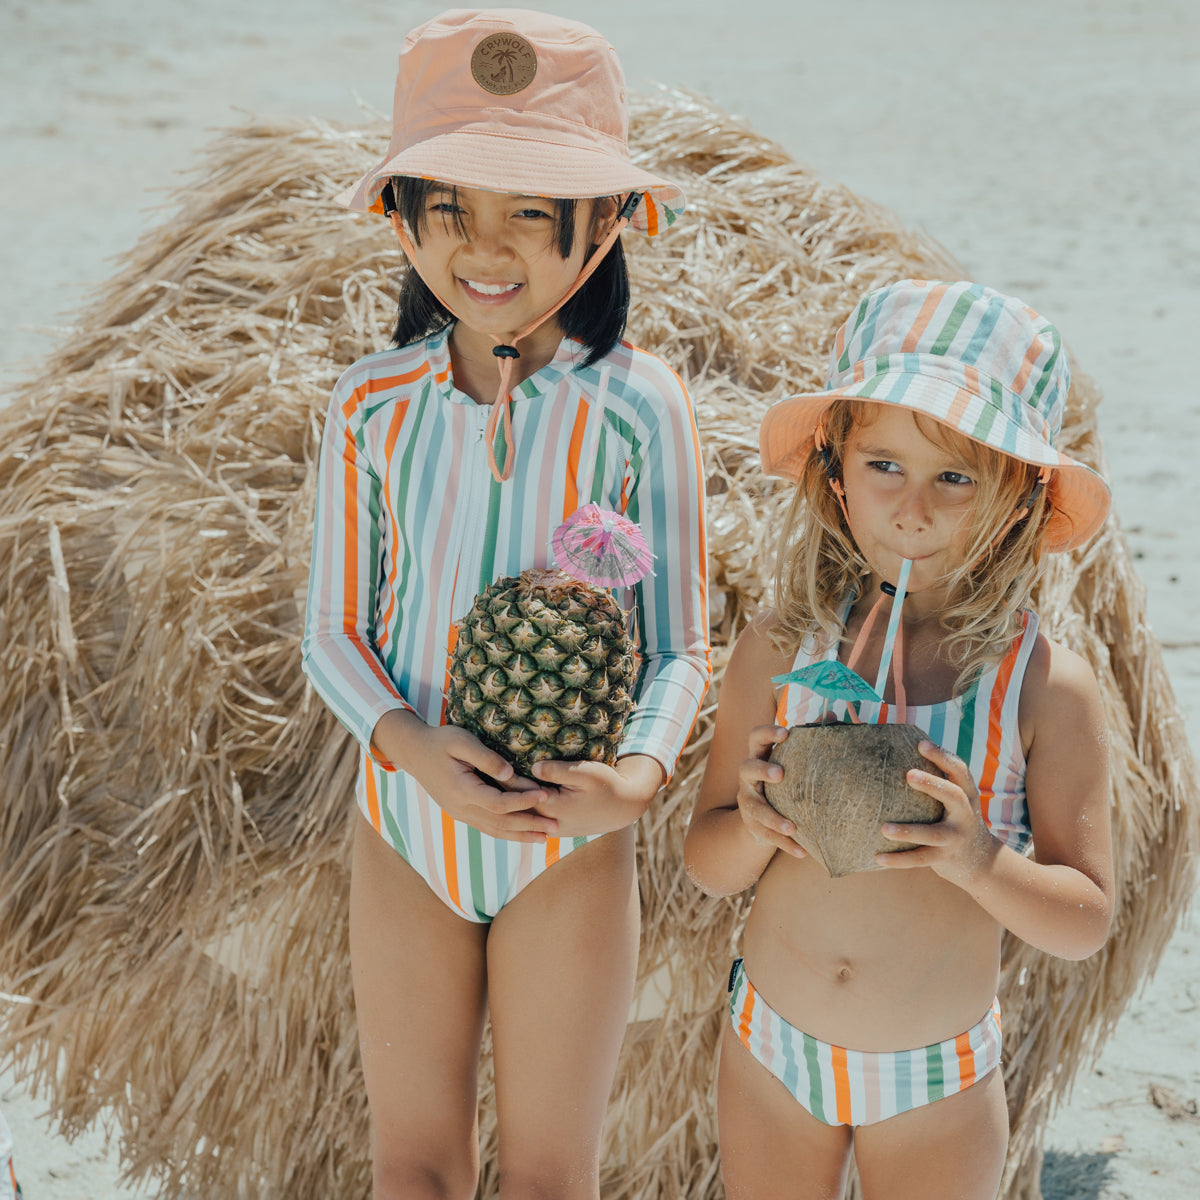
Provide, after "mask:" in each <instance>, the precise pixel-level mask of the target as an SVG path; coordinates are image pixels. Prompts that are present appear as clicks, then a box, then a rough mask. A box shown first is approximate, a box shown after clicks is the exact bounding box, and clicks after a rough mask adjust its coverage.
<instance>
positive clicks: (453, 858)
mask: <svg viewBox="0 0 1200 1200" xmlns="http://www.w3.org/2000/svg"><path fill="white" fill-rule="evenodd" d="M442 862H443V863H444V864H445V867H446V891H447V892H449V894H450V899H451V900H453V901H454V904H455V907H457V908H459V909H462V910H463V911H464V912H465V911H466V910H465V909H463V906H462V901H461V900H460V899H459V898H458V855H457V854H455V852H454V821H453V820H452V819H451V817H450V814H449V813H446V812H443V813H442Z"/></svg>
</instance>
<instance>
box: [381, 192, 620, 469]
mask: <svg viewBox="0 0 1200 1200" xmlns="http://www.w3.org/2000/svg"><path fill="white" fill-rule="evenodd" d="M390 191H391V184H390V183H389V184H385V185H384V199H383V203H384V212H385V213H386V215H387V218H388V220H389V221H391V223H392V228H393V229H394V230H395V232H396V238H397V240H398V241H399V242H400V249H401V250H403V251H404V254H405V256H406V257H407V259H408V263H409V266H410V267H412V269H413V270H414V271H416V273H417V275H418V276H419V277H420V279H421V282H422V283H424V284H425V286H426V287H427V288H429V291H430V294H431V295H432V296H433V298H434V299H435V300H437V301H438V303H439V304H441V306H442V307H443V308H444V309H445V310H446V311H447V312H448V313H449V314H450V315H451V316H452V317H453V318H454V319H455V320H456V321H461V320H462V318H461V317H460V316H459V315H458V313H456V312H455V311H454V309H453V308H452V307H451V306H450V305H449V304H447V303H446V301H445V300H444V299H443V298H442V297H441V296H439V295H438V294H437V292H436V291H434V289H433V288H432V287H429V281H428V280H427V279H426V278H425V276H424V275H422V274H421V271H420V269H419V268H418V266H417V256H416V249H415V247H414V246H413V244H412V240H411V239H410V238H409V236H408V231H407V230H406V229H405V227H404V221H403V219H402V218H401V216H400V213H399V211H398V210H397V209H396V207H395V202H394V200H392V201H391V203H389V199H390V197H389V196H388V193H390ZM641 198H642V197H641V194H640V193H639V192H630V194H629V196H628V197H627V199H626V200H625V203H624V204H622V205H621V208H620V211H619V212H618V213H617V216H616V219H615V220H614V221H613V223H612V227H611V228H610V229H609V231H608V233H607V234H606V235H605V237H604V239H603V240H602V241H601V242H600V243H599V244H598V245H597V247H596V249H595V251H594V252H593V253H592V255H591V256H590V257H589V258H588V260H587V262H585V263H584V264H583V269H582V270H581V271H580V272H579V275H578V277H577V278H576V280H575V282H574V283H573V284H571V286H570V287H569V288H568V289H567V291H566V292H565V293H564V295H563V296H562V298H561V299H560V300H559V301H558V303H557V304H555V305H554V307H553V308H548V309H547V310H546V311H545V312H544V313H542V315H541V316H540V317H538V319H537V320H536V321H534V322H532V323H531V324H529V325H526V326H525V328H524V329H522V330H521V332H520V333H518V334H517V335H516V336H515V337H514V338H513V339H512V343H508V342H505V341H503V340H502V339H501V338H500V337H498V336H497V335H496V334H494V333H493V334H492V335H491V337H492V339H493V341H495V343H496V344H495V345H494V346H493V347H492V353H493V354H494V355H495V356H496V357H497V358H498V359H499V360H500V387H499V389H498V390H497V392H496V398H495V400H493V401H492V407H491V411H490V412H489V413H488V419H487V443H488V467H489V468H490V469H491V472H492V478H493V479H495V480H496V482H497V483H503V482H504V481H505V480H506V479H508V477H509V476H510V475H511V474H512V469H513V462H514V460H515V458H516V456H515V454H514V453H513V449H514V448H513V437H512V396H511V394H510V393H511V390H512V374H513V362H514V360H515V359H518V358H520V357H521V353H520V351H519V350H518V349H517V348H516V345H515V344H514V343H516V342H519V341H521V339H522V338H527V337H528V336H529V335H530V334H531V333H532V332H533V331H534V330H535V329H537V328H539V327H540V326H541V325H542V324H543V323H545V322H546V321H548V320H549V319H550V318H551V317H552V316H554V314H555V313H556V312H558V310H559V309H560V308H562V306H563V305H564V304H566V302H567V301H568V300H570V299H571V297H572V296H574V295H575V293H576V292H577V291H579V289H580V288H581V287H583V285H584V284H585V283H586V282H587V281H588V279H590V278H591V275H592V272H593V271H595V269H596V268H597V267H598V266H599V265H600V263H601V262H603V260H604V256H605V255H606V254H607V253H608V252H609V250H611V249H612V246H613V243H614V242H615V241H616V240H617V238H619V237H620V236H621V232H622V230H623V229H624V228H625V226H626V225H628V224H629V222H630V220H631V219H632V217H633V214H634V211H635V210H636V208H637V206H638V202H639V201H640V200H641ZM501 418H503V421H504V470H503V471H501V470H500V467H499V465H498V464H497V462H496V426H497V425H498V424H499V423H500V420H501Z"/></svg>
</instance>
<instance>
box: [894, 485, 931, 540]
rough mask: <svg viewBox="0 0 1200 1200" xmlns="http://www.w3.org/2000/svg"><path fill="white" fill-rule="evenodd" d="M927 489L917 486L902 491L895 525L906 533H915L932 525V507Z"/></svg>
mask: <svg viewBox="0 0 1200 1200" xmlns="http://www.w3.org/2000/svg"><path fill="white" fill-rule="evenodd" d="M931 500H932V497H931V496H930V493H929V489H928V488H926V487H922V486H921V485H919V484H914V485H913V486H912V487H908V488H905V489H904V494H903V495H902V496H901V498H900V503H899V504H898V505H897V506H896V524H897V526H898V527H899V528H900V529H903V530H905V531H906V532H908V533H916V532H919V531H920V530H923V529H926V528H928V527H929V526H930V525H931V524H932V523H933V505H932V503H931Z"/></svg>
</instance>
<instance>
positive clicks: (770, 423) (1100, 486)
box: [759, 279, 1110, 551]
mask: <svg viewBox="0 0 1200 1200" xmlns="http://www.w3.org/2000/svg"><path fill="white" fill-rule="evenodd" d="M1070 382H1071V371H1070V367H1069V366H1068V364H1067V355H1066V351H1065V350H1064V349H1063V344H1062V337H1061V336H1060V334H1059V332H1058V330H1057V329H1056V328H1055V327H1054V326H1053V325H1051V324H1050V322H1049V321H1047V320H1046V319H1045V318H1044V317H1042V316H1039V315H1038V314H1037V313H1036V312H1034V311H1033V309H1031V308H1028V307H1027V306H1026V305H1024V304H1022V303H1021V302H1020V301H1019V300H1014V299H1013V298H1012V297H1011V296H1005V295H1002V294H1001V293H1000V292H996V291H993V290H992V289H991V288H987V287H983V286H981V285H980V284H977V283H931V282H927V281H925V280H920V279H906V280H903V281H901V282H899V283H894V284H890V285H889V286H887V287H884V288H879V289H878V290H876V291H874V292H869V293H868V294H867V295H866V296H864V297H863V298H862V299H861V300H860V301H859V302H858V305H857V306H856V307H855V309H854V311H853V312H852V313H851V314H850V317H849V318H848V319H847V321H846V322H845V324H843V325H842V327H841V328H840V329H839V330H838V333H837V339H836V341H835V343H834V348H833V356H832V360H831V362H830V367H829V375H828V377H827V379H826V383H825V391H823V392H816V393H813V394H809V395H800V396H789V397H788V398H787V399H786V400H781V401H779V403H778V404H775V405H772V407H771V408H770V409H768V410H767V414H766V416H765V417H764V418H763V423H762V428H761V430H760V431H759V446H760V449H761V452H762V465H763V470H764V471H766V473H767V474H768V475H778V476H782V477H783V478H785V479H792V480H799V478H800V477H801V474H802V473H803V471H804V466H805V463H806V462H807V461H808V457H809V455H810V454H811V453H812V449H813V434H814V431H815V430H816V428H817V426H818V424H819V423H820V420H821V417H822V415H823V414H824V412H825V410H826V409H827V408H828V407H829V405H830V404H831V403H832V402H833V401H834V399H836V398H837V397H838V396H850V397H856V398H858V399H861V400H870V401H873V402H874V403H876V404H897V405H900V406H902V407H904V408H910V409H912V410H913V411H914V412H919V413H924V414H925V415H926V416H930V417H934V418H936V419H937V420H939V421H942V422H943V423H944V424H946V425H948V426H950V427H951V428H952V429H956V430H958V432H959V433H963V434H966V435H967V436H968V437H970V438H974V439H975V441H977V442H982V443H983V444H984V445H985V446H991V447H992V448H993V449H994V450H999V451H1001V452H1002V453H1004V454H1011V455H1012V456H1013V457H1014V458H1018V459H1021V460H1022V461H1023V462H1028V463H1033V464H1035V465H1037V466H1041V467H1045V468H1047V470H1048V472H1049V480H1048V482H1047V484H1046V494H1047V499H1048V502H1049V504H1050V508H1051V515H1050V518H1049V520H1048V522H1047V525H1046V533H1045V542H1044V545H1045V548H1046V549H1047V550H1052V551H1054V550H1070V549H1072V548H1073V547H1075V546H1080V545H1082V544H1083V543H1085V542H1086V541H1087V540H1088V539H1089V538H1091V537H1092V536H1093V534H1095V533H1096V531H1097V530H1098V529H1099V528H1100V526H1101V525H1103V524H1104V518H1105V517H1106V516H1107V514H1108V509H1109V503H1110V495H1109V490H1108V485H1107V484H1106V483H1105V482H1104V480H1103V479H1102V478H1101V477H1100V476H1099V475H1098V474H1096V472H1095V471H1093V470H1092V469H1091V468H1090V467H1088V466H1086V465H1085V464H1083V463H1081V462H1077V461H1076V460H1075V459H1073V458H1070V457H1068V456H1067V455H1066V454H1062V453H1060V452H1059V451H1057V450H1055V449H1054V439H1055V437H1057V435H1058V433H1059V431H1060V430H1061V428H1062V420H1063V412H1064V410H1065V408H1066V402H1067V390H1068V388H1069V386H1070Z"/></svg>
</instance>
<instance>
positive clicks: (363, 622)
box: [302, 367, 556, 841]
mask: <svg viewBox="0 0 1200 1200" xmlns="http://www.w3.org/2000/svg"><path fill="white" fill-rule="evenodd" d="M361 387H362V378H361V373H360V372H359V371H358V369H357V368H354V367H352V368H350V370H349V371H347V372H346V373H345V374H344V375H343V376H342V378H341V379H340V380H339V381H338V384H337V386H336V387H335V388H334V392H333V399H332V401H331V403H330V407H329V415H328V419H327V420H326V423H325V433H324V436H323V437H322V439H321V462H320V470H319V472H318V478H317V510H316V514H315V517H314V522H313V544H312V563H311V567H310V570H309V586H308V601H307V605H306V609H305V625H304V642H303V647H302V665H303V669H304V673H305V674H306V675H307V676H308V678H309V679H310V680H311V681H312V684H313V687H314V688H316V690H317V692H318V693H319V694H320V696H321V698H322V700H324V701H325V703H326V704H327V705H328V706H329V707H330V709H332V711H333V713H334V715H335V716H336V717H337V718H338V720H339V721H341V722H342V724H343V725H345V727H346V728H347V729H348V730H349V731H350V732H351V733H352V734H353V735H354V737H355V738H356V739H357V740H358V742H359V744H360V745H361V746H362V747H363V749H364V750H365V752H366V753H367V754H368V755H369V756H370V758H371V759H372V760H373V761H374V763H375V764H376V766H378V767H379V768H380V769H381V770H383V771H395V770H398V769H401V770H405V771H407V772H408V773H409V774H411V775H412V776H413V777H414V778H415V779H416V780H417V781H418V782H419V783H420V784H421V785H422V786H423V787H424V788H425V789H426V790H427V791H428V792H429V794H430V795H431V796H432V797H433V798H434V800H436V801H437V803H438V804H439V805H440V806H441V807H442V808H443V809H445V810H446V811H447V812H448V813H449V814H450V815H451V816H452V817H454V818H456V819H457V820H460V821H465V822H467V823H468V824H470V825H474V826H475V827H476V828H478V829H481V830H483V831H484V832H485V833H490V834H492V835H493V836H495V837H502V838H507V839H509V840H512V841H544V840H545V837H546V835H547V834H548V833H549V834H553V833H554V832H555V830H556V825H555V822H554V821H553V819H551V818H549V817H546V816H541V815H539V814H537V813H536V812H532V811H525V810H529V809H531V808H532V807H533V806H534V805H536V802H537V800H538V799H539V798H540V797H541V795H542V793H541V791H540V790H536V789H535V790H529V789H531V788H532V787H533V785H529V784H527V783H525V782H520V783H515V784H513V783H510V782H509V781H510V780H511V779H512V775H513V770H512V766H511V765H510V764H509V763H508V762H507V761H505V759H504V758H502V757H501V756H500V755H499V754H495V753H493V752H492V751H490V750H488V749H487V748H486V747H485V746H484V745H483V744H482V743H481V742H480V741H479V740H478V739H477V738H476V737H474V735H472V734H470V733H468V732H467V731H466V730H463V729H447V728H443V727H440V726H439V727H436V728H434V727H431V726H429V725H427V724H425V722H424V721H422V720H421V718H420V717H419V716H418V715H417V713H416V711H415V710H414V709H413V707H412V705H411V704H409V702H408V700H407V698H406V697H404V696H403V695H401V693H400V689H399V688H398V687H397V686H396V683H395V681H394V680H393V679H392V677H391V675H390V674H389V672H388V670H387V668H386V667H385V665H384V663H383V661H382V659H381V657H380V654H379V649H378V646H377V645H376V632H375V619H376V606H377V600H378V591H379V584H380V575H381V572H382V570H383V542H382V528H383V517H384V500H383V488H382V485H381V482H380V478H379V472H378V470H377V469H376V467H375V465H374V461H373V455H372V450H371V432H370V430H369V429H368V428H367V427H366V426H365V422H364V418H363V411H362V404H361V399H362V395H361V392H360V389H361ZM476 768H478V769H479V770H482V771H484V772H486V773H488V774H490V775H492V776H493V777H494V778H495V779H496V780H498V781H500V782H501V786H499V787H496V786H492V785H491V784H489V783H488V782H487V781H485V780H483V779H480V778H479V776H478V775H476V774H475V769H476ZM520 789H524V790H520ZM518 797H519V798H518Z"/></svg>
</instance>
